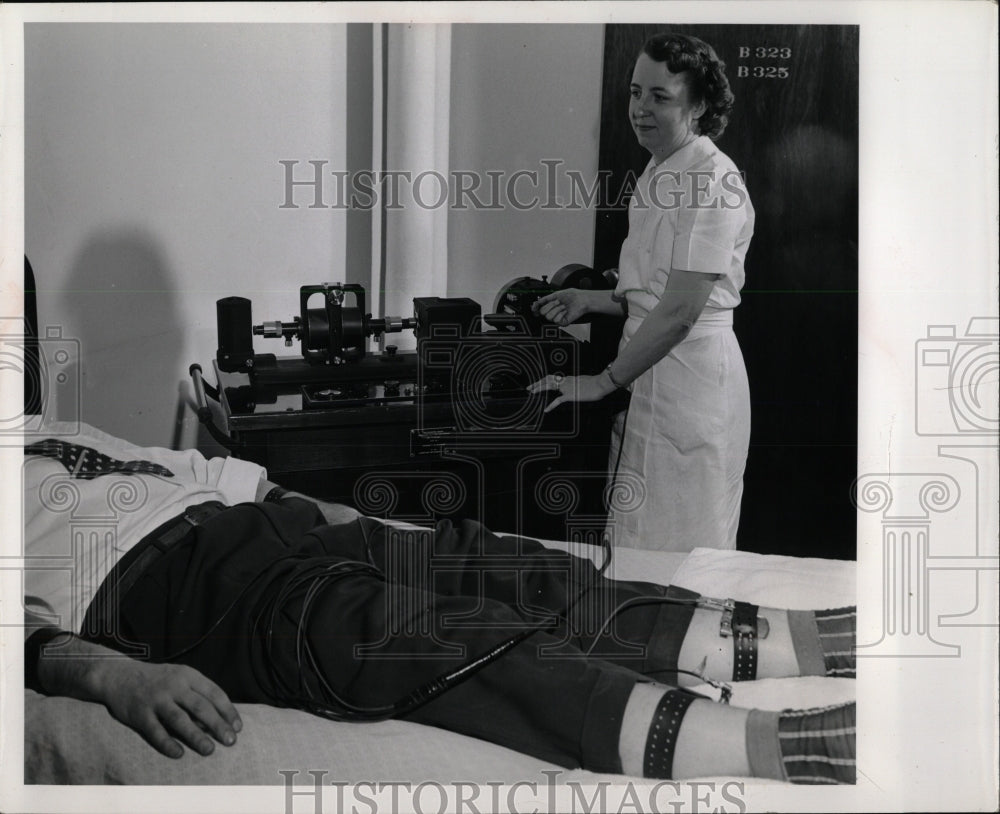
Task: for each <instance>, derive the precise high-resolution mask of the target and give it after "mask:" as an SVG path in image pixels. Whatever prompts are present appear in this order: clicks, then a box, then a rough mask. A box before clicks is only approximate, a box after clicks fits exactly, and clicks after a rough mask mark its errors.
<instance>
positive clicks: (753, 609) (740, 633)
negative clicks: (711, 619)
mask: <svg viewBox="0 0 1000 814" xmlns="http://www.w3.org/2000/svg"><path fill="white" fill-rule="evenodd" d="M725 604H726V608H725V610H723V612H722V624H721V626H720V628H719V635H720V636H722V637H723V638H729V637H730V636H732V639H733V681H753V680H754V679H755V678H757V638H758V636H759V637H760V638H762V639H763V638H766V637H767V634H768V633H769V632H770V630H769V626H768V624H767V620H766V619H758V616H757V611H758V610H759V607H758V606H757V605H751V604H750V603H749V602H735V601H733V600H731V599H729V600H726V603H725Z"/></svg>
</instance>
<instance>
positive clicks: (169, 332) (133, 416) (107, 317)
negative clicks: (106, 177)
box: [59, 230, 184, 446]
mask: <svg viewBox="0 0 1000 814" xmlns="http://www.w3.org/2000/svg"><path fill="white" fill-rule="evenodd" d="M60 293H61V295H62V297H63V298H64V300H63V302H62V303H61V304H60V309H59V310H60V313H63V314H66V315H67V316H68V317H69V318H68V319H67V322H69V323H71V324H74V325H75V326H77V331H78V333H77V335H78V336H79V339H80V368H79V381H80V387H81V413H82V415H81V418H82V420H83V421H85V422H87V423H89V424H94V425H95V426H98V427H100V428H101V429H103V430H105V431H107V432H110V433H112V434H114V435H118V436H121V437H124V438H127V439H129V440H130V441H132V442H134V443H137V444H141V445H144V446H167V445H169V444H170V442H171V439H172V438H173V437H174V435H175V428H174V426H173V425H174V424H175V423H176V421H177V416H178V415H179V411H178V409H177V405H176V404H175V402H174V400H173V398H174V397H175V394H176V393H177V389H176V387H174V385H173V383H172V381H171V380H172V379H173V377H174V376H175V371H177V370H178V369H179V368H180V366H181V363H182V360H181V354H183V353H184V348H183V341H182V340H183V325H182V322H181V314H180V309H179V307H178V303H177V291H176V286H175V284H174V275H173V274H172V273H171V269H170V264H169V262H168V260H167V258H166V257H165V255H164V252H163V250H162V249H161V248H160V246H159V245H158V243H157V241H156V240H155V239H153V238H152V237H151V236H150V235H149V234H146V233H144V232H143V231H142V230H115V231H109V232H105V233H99V234H95V235H94V236H93V237H91V239H90V240H89V241H87V243H86V244H85V246H84V248H83V250H82V251H81V252H80V254H79V255H78V256H77V258H76V261H75V262H74V263H73V266H72V268H71V270H70V273H69V275H68V277H67V278H66V282H65V287H64V289H63V291H62V292H60ZM70 315H71V316H70Z"/></svg>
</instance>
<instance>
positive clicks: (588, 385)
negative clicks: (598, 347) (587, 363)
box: [528, 373, 615, 413]
mask: <svg viewBox="0 0 1000 814" xmlns="http://www.w3.org/2000/svg"><path fill="white" fill-rule="evenodd" d="M614 389H615V388H614V386H613V385H612V384H611V382H610V381H609V379H608V377H607V376H605V375H603V374H598V375H597V376H563V375H562V374H560V373H555V374H551V373H550V374H549V375H548V376H546V377H545V378H544V379H539V380H538V381H537V382H535V383H534V384H530V385H528V392H529V393H541V392H543V391H545V390H556V391H557V392H558V393H559V395H558V396H557V397H556V398H554V399H552V401H550V402H549V403H548V405H546V407H545V412H546V413H547V412H549V411H551V410H554V409H555V408H556V407H558V406H559V405H560V404H562V403H563V402H564V401H600V400H601V399H602V398H604V397H605V396H606V395H608V394H609V393H610V392H612V391H613V390H614Z"/></svg>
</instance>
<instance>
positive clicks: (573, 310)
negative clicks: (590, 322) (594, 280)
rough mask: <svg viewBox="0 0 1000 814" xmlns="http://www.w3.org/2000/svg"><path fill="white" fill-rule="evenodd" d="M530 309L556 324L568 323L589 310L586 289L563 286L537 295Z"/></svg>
mask: <svg viewBox="0 0 1000 814" xmlns="http://www.w3.org/2000/svg"><path fill="white" fill-rule="evenodd" d="M531 311H532V313H535V314H540V315H541V316H543V317H545V319H547V320H548V321H549V322H554V323H555V324H556V325H570V324H572V323H574V322H576V321H577V320H578V319H580V317H582V316H583V315H584V314H587V313H589V312H590V303H589V301H588V298H587V292H586V291H582V290H581V289H579V288H564V289H563V290H562V291H553V292H552V293H551V294H546V295H545V296H544V297H539V298H538V299H537V300H535V302H534V303H532V305H531Z"/></svg>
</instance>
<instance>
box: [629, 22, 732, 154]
mask: <svg viewBox="0 0 1000 814" xmlns="http://www.w3.org/2000/svg"><path fill="white" fill-rule="evenodd" d="M642 53H644V54H645V55H646V56H648V57H649V58H650V59H652V60H654V61H656V62H665V63H667V70H669V71H670V72H671V73H681V72H682V71H687V75H688V90H689V92H690V94H691V101H693V102H694V103H695V104H697V103H698V102H704V103H705V112H704V113H703V114H702V116H701V118H699V119H698V132H700V133H701V134H702V135H703V136H708V137H709V138H710V139H712V140H713V141H714V140H715V139H717V138H718V137H719V136H721V135H722V133H723V131H724V130H725V129H726V125H727V124H728V123H729V114H730V113H731V112H732V110H733V102H734V101H735V99H736V97H735V96H733V92H732V91H731V90H730V89H729V80H728V79H727V78H726V63H725V62H723V61H722V60H721V59H719V56H718V54H716V53H715V49H714V48H712V46H711V45H709V44H708V43H707V42H705V41H704V40H700V39H698V38H697V37H691V36H688V35H687V34H666V33H664V34H654V35H653V36H652V37H650V38H649V39H648V40H646V44H645V45H643V46H642Z"/></svg>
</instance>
